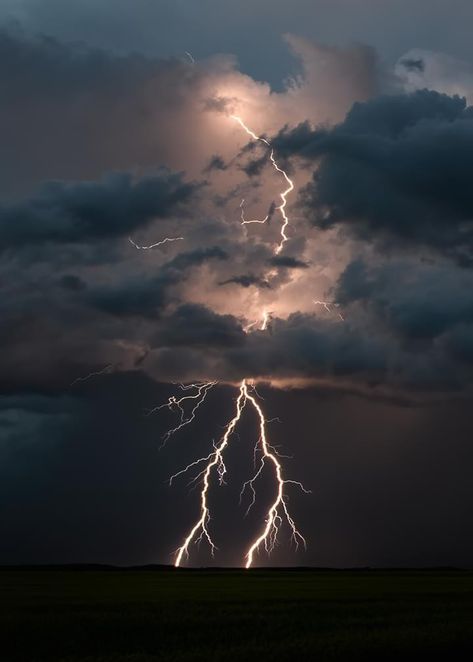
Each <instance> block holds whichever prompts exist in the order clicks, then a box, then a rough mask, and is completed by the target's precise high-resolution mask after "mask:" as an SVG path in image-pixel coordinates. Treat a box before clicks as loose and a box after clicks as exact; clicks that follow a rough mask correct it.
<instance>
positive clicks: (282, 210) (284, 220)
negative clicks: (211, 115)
mask: <svg viewBox="0 0 473 662" xmlns="http://www.w3.org/2000/svg"><path fill="white" fill-rule="evenodd" d="M230 118H231V119H232V120H235V121H236V122H238V124H239V125H240V126H241V128H242V129H243V130H244V131H246V133H247V134H248V135H249V136H250V137H251V138H252V139H253V140H259V141H260V142H262V143H264V144H265V145H266V146H267V147H269V148H270V150H271V151H270V154H269V159H270V161H271V164H272V166H273V168H274V169H275V170H276V171H277V172H279V173H281V174H282V176H283V177H284V179H285V180H286V183H287V188H286V189H284V191H282V192H281V193H280V194H279V197H280V198H281V204H280V205H279V207H276V209H277V210H278V211H279V213H280V214H281V217H282V226H281V241H280V242H279V244H278V245H277V246H276V248H275V249H274V253H275V254H276V255H279V253H280V252H281V251H282V249H283V246H284V244H285V243H286V241H287V240H288V239H289V237H288V236H287V234H286V229H287V226H288V225H289V217H288V215H287V214H286V206H287V196H288V195H289V193H291V191H293V190H294V183H293V182H292V180H291V179H290V178H289V177H288V175H287V173H286V171H285V170H283V169H282V168H281V167H280V166H279V165H278V163H277V161H276V159H275V158H274V149H273V148H272V147H271V143H270V142H268V141H267V140H266V138H263V137H262V136H258V135H256V133H255V132H254V131H252V130H251V129H250V128H249V127H248V126H247V125H246V124H245V123H244V121H243V120H242V119H241V117H239V116H238V115H230ZM242 204H243V201H242ZM240 206H241V205H240ZM242 220H243V212H242ZM266 220H267V218H266V219H265V221H247V223H248V222H253V223H255V222H256V223H262V222H266Z"/></svg>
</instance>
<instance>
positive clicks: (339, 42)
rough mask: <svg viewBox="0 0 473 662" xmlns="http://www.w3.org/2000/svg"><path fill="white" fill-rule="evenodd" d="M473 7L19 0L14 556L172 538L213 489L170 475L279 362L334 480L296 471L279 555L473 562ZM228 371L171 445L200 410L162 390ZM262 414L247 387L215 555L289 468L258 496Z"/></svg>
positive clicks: (213, 499) (7, 71) (296, 431)
mask: <svg viewBox="0 0 473 662" xmlns="http://www.w3.org/2000/svg"><path fill="white" fill-rule="evenodd" d="M472 14H473V8H472V7H471V3H469V2H466V1H463V2H461V1H460V0H455V1H454V2H450V3H448V4H447V3H445V2H440V1H439V2H437V1H435V2H434V1H430V2H426V0H423V1H421V0H415V1H411V2H409V3H408V2H404V1H402V2H400V1H396V2H394V1H391V0H382V1H380V0H378V1H376V2H375V1H374V0H350V1H348V0H331V1H330V2H329V1H328V0H317V1H314V0H312V1H310V2H309V0H307V1H305V0H297V1H295V2H292V3H282V2H281V3H280V2H275V1H274V0H273V1H272V2H269V1H266V0H258V1H256V2H255V1H253V2H251V3H250V2H241V3H237V4H235V3H226V2H221V1H220V2H217V0H205V2H200V3H196V2H194V1H191V0H189V1H187V0H186V1H185V0H183V1H182V2H177V1H176V0H174V1H173V2H171V1H169V2H167V1H163V2H148V1H146V0H139V1H135V2H131V0H119V1H118V2H111V0H109V1H106V0H100V1H97V0H95V1H94V2H92V1H90V2H89V1H83V2H69V3H64V2H60V1H59V0H48V1H44V0H43V1H41V2H40V1H39V0H24V1H23V2H20V1H19V0H17V1H15V0H9V1H8V2H6V3H4V4H3V5H2V8H1V9H0V76H1V80H2V87H1V89H0V144H1V145H2V150H1V151H0V288H1V296H0V340H1V342H0V394H1V398H0V473H1V475H0V503H1V504H2V507H1V510H0V512H1V518H0V528H1V532H0V563H36V562H38V563H56V562H58V563H59V562H103V563H120V564H140V563H168V562H172V559H173V553H174V551H175V550H176V548H177V547H178V545H179V544H181V543H182V541H183V537H184V535H185V534H186V532H188V531H189V529H190V527H191V526H192V525H193V523H194V522H195V521H196V518H197V517H198V503H199V489H200V488H199V485H197V487H196V488H195V489H194V490H193V491H190V489H189V485H188V483H189V479H190V478H192V473H191V474H190V475H189V476H188V477H187V478H186V477H183V478H179V479H177V480H176V481H175V483H174V484H173V485H172V486H169V485H168V478H169V476H170V475H171V474H173V473H175V472H176V471H178V470H179V469H181V468H183V467H184V466H186V465H187V464H188V463H189V462H193V461H194V460H195V459H196V458H199V457H202V456H204V457H205V456H206V455H208V454H209V453H211V452H212V449H213V446H212V444H215V443H218V441H219V440H220V439H221V437H222V434H223V432H224V429H225V426H226V425H227V424H228V422H229V421H230V419H231V418H232V417H233V415H234V408H235V398H236V397H237V395H238V384H239V383H240V382H241V380H243V379H254V380H255V381H256V382H257V383H258V384H259V386H258V393H259V394H260V396H261V400H259V402H260V404H261V406H262V407H263V409H264V412H265V415H266V418H267V419H268V421H271V422H269V423H268V427H267V430H268V435H269V437H270V441H271V443H272V444H273V445H274V447H275V448H277V449H278V450H279V451H280V452H281V453H282V457H281V463H282V464H283V465H284V471H285V475H286V477H287V478H288V479H290V480H300V481H302V483H303V484H304V486H305V487H306V488H308V489H310V490H311V493H310V494H301V493H300V492H299V491H298V490H297V488H296V487H295V486H294V485H287V493H288V501H287V503H288V506H289V507H290V512H291V514H292V516H293V517H294V519H295V520H296V521H297V525H298V528H299V529H300V530H301V532H302V533H303V534H304V536H305V538H306V539H307V543H308V547H307V551H305V552H304V551H302V550H299V551H297V552H296V551H295V550H294V548H293V547H291V545H290V542H289V537H290V536H289V529H288V526H287V524H285V525H283V526H282V528H281V532H280V533H281V536H280V540H279V543H280V544H279V545H278V546H277V547H276V549H275V550H274V552H273V554H272V555H271V556H270V557H269V558H268V557H267V556H266V554H264V552H261V553H260V554H259V555H258V556H257V563H258V564H273V565H285V564H287V565H297V564H307V565H310V564H314V565H323V566H366V565H372V566H386V565H393V566H427V565H461V566H471V565H472V563H473V534H472V532H471V524H470V523H471V520H472V505H473V503H472V496H473V494H472V488H471V479H470V467H471V461H472V460H473V447H472V443H471V439H472V438H473V435H472V432H473V419H472V417H471V405H472V384H473V294H472V292H473V221H472V219H473V196H472V193H471V191H472V188H471V181H470V179H471V172H473V156H472V155H473V110H472V108H471V107H470V105H469V104H470V103H471V101H472V96H473V64H472V63H473V52H472V46H471V39H470V34H469V26H470V25H471V19H473V16H472ZM210 17H211V18H212V20H209V19H210ZM186 51H187V52H189V53H190V56H189V55H188V54H186ZM192 60H195V62H193V61H192ZM235 113H236V114H237V115H239V116H241V117H242V118H243V119H244V121H245V122H246V123H247V124H248V125H249V126H250V127H251V128H252V130H254V131H255V132H257V133H258V135H263V134H264V135H265V136H266V139H267V140H268V141H270V142H271V144H272V145H273V146H274V154H275V157H276V158H277V160H278V164H279V167H281V168H283V169H284V170H285V172H287V173H288V175H289V176H290V177H291V178H292V180H293V181H294V191H291V192H290V194H289V195H288V206H287V212H288V216H289V220H290V223H289V225H288V229H287V236H288V240H287V241H284V242H283V245H282V247H281V249H280V250H279V249H278V248H277V247H278V245H279V242H280V241H281V238H282V235H281V224H282V218H281V214H280V212H279V211H278V209H277V206H278V205H279V204H280V202H281V199H280V194H281V191H282V188H281V187H282V186H283V185H284V184H285V180H284V179H283V178H282V177H281V175H280V173H277V172H275V171H274V168H272V167H271V162H270V158H269V151H268V149H267V148H266V145H265V143H261V142H255V141H251V140H250V139H249V137H248V135H246V134H245V132H244V131H243V130H242V128H241V126H240V125H238V124H237V123H236V122H235V121H234V120H232V118H231V115H232V114H235ZM242 200H244V202H242ZM242 214H243V216H242ZM266 215H267V216H268V221H267V222H266V223H265V224H257V225H243V226H242V225H241V220H242V219H243V218H246V219H249V218H251V219H262V218H264V217H265V216H266ZM165 237H168V238H174V239H176V241H173V242H168V243H166V244H162V245H159V246H155V247H154V248H150V249H149V250H140V249H138V248H137V246H149V245H151V244H157V243H159V242H160V241H161V240H162V239H163V238H165ZM130 239H131V240H132V241H130ZM314 301H315V302H317V301H318V302H321V301H324V302H326V304H327V305H326V306H324V305H322V304H320V303H314ZM264 315H267V316H268V315H269V317H268V319H269V322H268V325H267V328H262V327H261V325H262V319H263V316H264ZM95 373H101V374H95ZM88 375H91V376H90V377H88ZM210 380H215V381H218V385H217V386H215V387H214V388H213V389H212V390H210V391H209V393H208V396H207V399H206V401H205V402H204V403H203V404H202V406H201V408H199V411H198V416H196V420H195V421H194V422H193V423H192V425H189V426H186V427H185V428H184V429H183V430H181V431H179V432H178V433H177V434H175V435H174V436H172V437H171V439H170V440H169V441H168V443H167V444H166V445H165V446H164V447H162V448H161V445H162V437H163V434H164V433H165V432H166V430H167V429H169V428H170V427H173V426H174V425H176V423H177V422H178V419H177V418H176V416H175V415H174V416H173V415H172V413H171V412H169V411H167V410H165V409H160V410H159V411H156V412H154V413H153V414H151V415H148V412H149V410H150V409H152V408H153V407H156V406H157V405H160V404H162V403H164V402H166V401H167V399H168V398H169V397H170V396H171V395H173V394H178V393H179V383H189V382H196V381H210ZM183 393H184V392H183ZM276 418H277V419H278V420H273V419H276ZM257 440H258V431H257V420H256V416H255V412H254V411H252V409H251V407H250V406H247V408H246V410H245V412H244V417H243V418H242V422H241V425H240V426H239V428H238V434H235V435H233V436H232V438H231V443H230V446H229V448H228V452H227V455H226V465H227V470H228V474H227V484H226V485H223V486H218V485H217V484H216V482H215V481H214V482H213V484H212V486H211V488H210V491H209V503H210V504H211V509H212V520H211V523H210V528H211V530H212V535H213V537H214V540H215V543H216V545H217V546H218V551H217V553H216V555H215V559H214V560H213V561H212V559H211V557H210V556H209V549H208V546H206V544H205V541H204V542H203V543H202V545H201V546H200V548H197V547H195V546H192V547H191V549H190V551H191V559H190V562H191V564H194V565H199V564H200V565H206V564H210V563H215V564H217V565H241V563H242V559H243V557H244V554H245V551H246V550H247V549H248V546H249V544H250V541H251V540H252V539H253V538H254V537H255V536H256V535H257V534H258V533H259V532H260V531H261V527H262V525H263V523H264V517H265V512H266V510H267V508H268V507H269V505H270V500H271V498H272V495H273V494H274V483H272V482H271V479H270V472H269V468H268V467H267V466H266V468H265V472H263V474H262V476H261V477H260V481H259V482H258V501H257V503H256V505H255V507H254V508H253V510H252V511H251V512H250V513H249V514H248V516H247V517H245V510H246V505H247V504H246V505H245V502H244V503H242V504H241V505H240V504H239V493H240V490H241V487H242V484H243V483H244V481H246V480H248V478H249V477H250V476H251V475H252V472H254V468H253V448H254V445H255V442H257ZM286 456H289V457H286ZM194 475H195V474H194ZM214 478H215V474H214ZM247 496H248V495H247Z"/></svg>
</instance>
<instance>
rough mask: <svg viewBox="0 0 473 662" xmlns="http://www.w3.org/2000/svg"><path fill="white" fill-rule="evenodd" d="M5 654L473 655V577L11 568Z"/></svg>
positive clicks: (125, 658)
mask: <svg viewBox="0 0 473 662" xmlns="http://www.w3.org/2000/svg"><path fill="white" fill-rule="evenodd" d="M0 590H1V601H0V659H1V660H2V662H11V661H12V662H13V661H15V662H16V661H26V660H27V661H28V662H30V661H33V660H34V661H35V662H36V661H37V662H43V661H48V662H50V661H54V662H56V661H60V660H61V661H68V662H79V661H81V662H98V661H100V662H112V661H113V662H148V661H151V660H153V661H158V660H159V661H160V662H161V661H168V660H169V661H170V660H173V661H174V660H175V661H176V662H178V661H183V662H184V661H185V662H188V661H189V662H190V661H191V660H205V661H206V662H211V661H214V660H222V661H223V660H225V662H234V661H236V660H238V661H244V662H246V661H247V660H248V661H252V660H256V662H264V661H266V660H274V661H278V662H279V661H281V660H291V662H292V661H293V660H294V661H297V660H312V659H313V660H316V661H317V662H323V661H324V660H337V661H343V660H360V661H361V660H363V661H366V660H370V661H371V660H377V662H383V661H384V660H401V659H402V660H405V659H406V658H407V659H416V660H418V659H419V656H421V655H427V656H428V659H429V658H430V660H432V659H439V658H440V657H441V658H445V657H448V658H449V661H451V660H457V659H458V660H460V659H461V660H471V659H473V572H469V571H468V572H467V571H454V570H452V571H448V570H445V571H444V570H436V571H426V570H423V571H414V570H411V571H404V570H394V571H381V570H367V571H323V570H265V571H264V570H251V571H239V570H235V571H234V570H216V571H211V570H194V571H185V570H184V571H174V570H172V569H169V570H161V569H157V570H90V569H88V570H57V569H56V570H46V569H41V570H35V569H28V570H25V569H23V570H22V569H15V570H11V569H3V570H0Z"/></svg>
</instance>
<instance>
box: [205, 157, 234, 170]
mask: <svg viewBox="0 0 473 662" xmlns="http://www.w3.org/2000/svg"><path fill="white" fill-rule="evenodd" d="M227 168H228V166H227V164H226V163H225V161H224V160H223V158H222V157H221V156H219V155H218V154H214V155H213V156H212V158H211V159H210V161H209V163H208V165H207V166H206V167H205V168H204V172H206V173H209V172H213V171H215V170H217V171H224V170H227Z"/></svg>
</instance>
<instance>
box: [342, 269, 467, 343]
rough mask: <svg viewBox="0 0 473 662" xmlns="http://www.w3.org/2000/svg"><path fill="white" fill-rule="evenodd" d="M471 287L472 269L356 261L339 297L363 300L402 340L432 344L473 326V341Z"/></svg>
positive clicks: (345, 300)
mask: <svg viewBox="0 0 473 662" xmlns="http://www.w3.org/2000/svg"><path fill="white" fill-rule="evenodd" d="M472 289H473V274H472V272H471V270H469V269H461V268H452V267H451V266H449V265H448V264H447V265H445V264H440V265H438V266H435V265H433V266H426V265H422V266H420V265H415V264H412V263H409V262H402V261H396V262H394V263H387V264H383V265H380V266H376V267H370V266H369V265H367V264H366V263H364V262H363V261H361V260H357V261H355V262H352V263H351V264H350V265H349V266H348V267H347V269H346V270H345V271H344V273H343V274H342V276H341V278H340V280H339V283H338V288H337V291H336V297H337V300H338V301H339V302H340V303H341V304H342V305H346V304H348V303H351V302H363V304H364V305H365V306H366V307H367V308H369V309H370V310H373V311H374V312H375V314H376V317H377V319H378V321H381V320H382V321H383V323H384V324H385V325H386V326H387V328H388V329H389V330H390V331H392V332H396V333H398V334H399V335H400V336H401V337H402V338H403V339H411V340H425V341H429V342H430V341H433V340H434V339H435V338H437V337H439V336H442V335H443V334H445V333H447V332H449V331H450V330H452V329H454V328H456V327H458V326H460V327H461V328H462V330H463V333H465V330H466V328H470V333H471V334H472V339H473V299H472V297H471V291H472Z"/></svg>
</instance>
